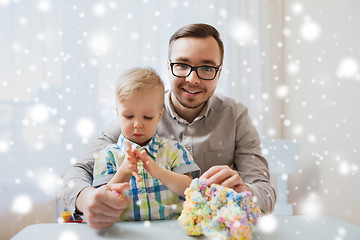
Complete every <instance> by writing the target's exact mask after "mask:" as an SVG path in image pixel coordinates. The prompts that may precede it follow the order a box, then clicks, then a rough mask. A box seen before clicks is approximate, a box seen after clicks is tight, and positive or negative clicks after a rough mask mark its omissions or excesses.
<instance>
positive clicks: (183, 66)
mask: <svg viewBox="0 0 360 240" xmlns="http://www.w3.org/2000/svg"><path fill="white" fill-rule="evenodd" d="M176 67H177V68H183V69H187V68H189V66H188V65H186V64H181V63H178V64H176Z"/></svg>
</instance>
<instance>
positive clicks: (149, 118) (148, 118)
mask: <svg viewBox="0 0 360 240" xmlns="http://www.w3.org/2000/svg"><path fill="white" fill-rule="evenodd" d="M144 118H145V119H146V120H151V119H153V117H147V116H144Z"/></svg>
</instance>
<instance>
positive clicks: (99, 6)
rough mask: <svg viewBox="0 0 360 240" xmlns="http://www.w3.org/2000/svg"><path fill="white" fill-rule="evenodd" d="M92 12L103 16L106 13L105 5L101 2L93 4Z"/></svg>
mask: <svg viewBox="0 0 360 240" xmlns="http://www.w3.org/2000/svg"><path fill="white" fill-rule="evenodd" d="M93 12H94V14H95V15H96V16H98V17H101V16H104V15H105V14H106V6H105V5H103V4H101V3H98V4H95V5H94V7H93Z"/></svg>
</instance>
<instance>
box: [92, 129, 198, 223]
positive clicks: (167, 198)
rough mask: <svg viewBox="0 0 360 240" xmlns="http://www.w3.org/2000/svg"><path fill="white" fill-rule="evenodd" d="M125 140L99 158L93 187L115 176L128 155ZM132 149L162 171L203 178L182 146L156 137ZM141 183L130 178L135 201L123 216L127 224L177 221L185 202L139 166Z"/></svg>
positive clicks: (102, 152)
mask: <svg viewBox="0 0 360 240" xmlns="http://www.w3.org/2000/svg"><path fill="white" fill-rule="evenodd" d="M124 140H125V138H124V136H123V135H122V134H121V135H120V137H119V140H118V143H117V144H112V145H110V146H108V147H106V148H105V149H103V150H102V151H100V153H99V154H98V155H97V157H96V158H95V166H94V182H93V185H94V187H98V186H100V185H103V184H106V183H107V182H109V180H110V179H111V178H112V177H113V176H114V174H115V173H116V170H117V168H118V167H119V166H120V165H121V164H122V162H123V161H124V158H125V155H126V145H125V142H124ZM130 143H131V148H132V149H134V148H136V149H138V150H139V151H142V150H144V149H145V150H146V152H147V154H148V155H149V156H150V157H151V158H152V159H153V160H154V161H155V162H156V163H157V164H158V165H160V166H161V167H163V168H166V169H168V170H170V171H173V172H177V173H180V174H185V173H190V174H191V175H192V176H193V177H196V176H198V175H199V174H200V169H199V167H198V166H197V165H196V163H195V162H194V160H193V158H192V156H191V155H190V153H189V152H188V151H187V150H186V149H185V147H184V146H182V145H181V144H180V143H178V142H176V141H173V140H169V139H164V138H159V136H158V135H157V134H155V135H154V136H153V137H152V138H151V140H150V142H149V143H148V144H147V145H145V146H140V145H138V144H136V143H133V142H131V141H130ZM138 170H139V174H140V176H141V182H137V181H136V179H135V177H134V176H132V177H131V178H130V189H129V190H128V191H127V192H126V194H127V196H128V197H129V198H130V199H131V200H132V201H131V203H130V205H129V206H128V207H127V208H126V209H125V210H124V211H123V213H122V214H121V215H120V221H124V220H158V219H162V220H165V219H174V218H176V217H178V216H179V215H180V213H181V210H182V204H183V200H184V198H183V197H181V196H179V195H177V194H176V193H173V192H172V191H170V190H169V189H168V188H167V187H166V186H165V185H164V184H163V183H162V182H160V181H159V180H158V179H156V178H153V177H152V176H151V175H150V174H149V173H148V172H147V171H146V169H145V168H144V167H143V165H142V162H141V161H139V162H138Z"/></svg>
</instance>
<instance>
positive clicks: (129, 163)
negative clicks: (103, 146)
mask: <svg viewBox="0 0 360 240" xmlns="http://www.w3.org/2000/svg"><path fill="white" fill-rule="evenodd" d="M125 145H126V156H125V160H124V162H123V163H122V164H121V166H122V167H125V168H127V169H128V170H129V171H130V172H131V174H132V175H133V176H134V177H135V178H136V180H137V181H138V182H140V181H141V177H140V175H139V170H138V167H137V163H138V161H139V159H138V158H137V157H136V155H135V154H134V153H133V150H132V149H131V144H130V142H129V141H128V140H125ZM134 150H135V149H134ZM123 165H124V166H123Z"/></svg>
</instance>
